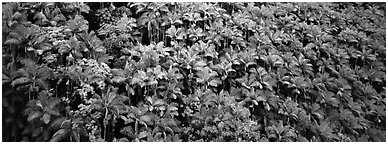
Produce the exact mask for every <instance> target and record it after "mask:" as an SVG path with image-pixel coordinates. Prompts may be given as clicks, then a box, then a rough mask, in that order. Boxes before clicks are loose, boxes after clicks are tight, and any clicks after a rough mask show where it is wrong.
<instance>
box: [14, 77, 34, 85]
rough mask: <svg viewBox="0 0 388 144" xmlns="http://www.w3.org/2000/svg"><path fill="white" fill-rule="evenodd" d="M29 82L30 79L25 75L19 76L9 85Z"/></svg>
mask: <svg viewBox="0 0 388 144" xmlns="http://www.w3.org/2000/svg"><path fill="white" fill-rule="evenodd" d="M28 82H30V79H29V78H27V77H20V78H17V79H15V80H13V81H12V83H11V85H12V86H16V85H21V84H25V83H28Z"/></svg>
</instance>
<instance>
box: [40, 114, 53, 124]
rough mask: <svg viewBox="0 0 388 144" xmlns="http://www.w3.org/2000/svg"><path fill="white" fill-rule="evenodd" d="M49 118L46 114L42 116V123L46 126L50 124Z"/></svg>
mask: <svg viewBox="0 0 388 144" xmlns="http://www.w3.org/2000/svg"><path fill="white" fill-rule="evenodd" d="M50 118H51V115H50V114H48V113H45V114H43V117H42V121H43V122H44V123H45V124H48V123H49V122H50Z"/></svg>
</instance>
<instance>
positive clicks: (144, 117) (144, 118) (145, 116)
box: [140, 115, 151, 123]
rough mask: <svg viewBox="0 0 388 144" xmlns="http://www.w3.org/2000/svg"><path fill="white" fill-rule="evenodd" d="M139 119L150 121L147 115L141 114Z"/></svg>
mask: <svg viewBox="0 0 388 144" xmlns="http://www.w3.org/2000/svg"><path fill="white" fill-rule="evenodd" d="M140 120H141V121H143V122H146V123H150V122H151V118H150V117H149V116H148V115H143V116H141V117H140Z"/></svg>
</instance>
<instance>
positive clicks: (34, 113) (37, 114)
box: [27, 111, 42, 122]
mask: <svg viewBox="0 0 388 144" xmlns="http://www.w3.org/2000/svg"><path fill="white" fill-rule="evenodd" d="M40 116H42V113H41V112H39V111H32V112H31V113H30V114H29V115H28V118H27V121H28V122H31V121H32V120H34V119H36V118H39V117H40Z"/></svg>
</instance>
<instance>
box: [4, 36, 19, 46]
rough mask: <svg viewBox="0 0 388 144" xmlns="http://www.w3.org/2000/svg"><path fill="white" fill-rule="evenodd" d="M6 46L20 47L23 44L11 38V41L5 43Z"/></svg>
mask: <svg viewBox="0 0 388 144" xmlns="http://www.w3.org/2000/svg"><path fill="white" fill-rule="evenodd" d="M4 44H7V45H19V44H21V42H20V41H19V40H17V39H14V38H11V39H8V40H6V41H5V42H4Z"/></svg>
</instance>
